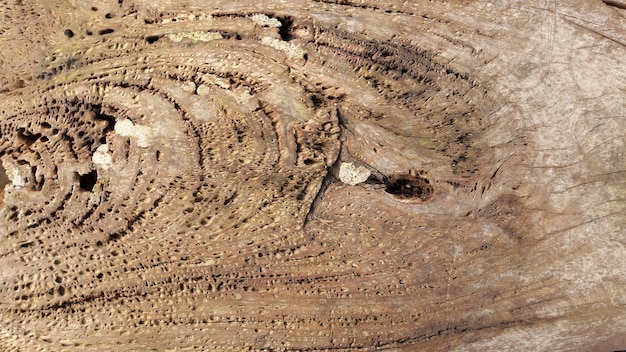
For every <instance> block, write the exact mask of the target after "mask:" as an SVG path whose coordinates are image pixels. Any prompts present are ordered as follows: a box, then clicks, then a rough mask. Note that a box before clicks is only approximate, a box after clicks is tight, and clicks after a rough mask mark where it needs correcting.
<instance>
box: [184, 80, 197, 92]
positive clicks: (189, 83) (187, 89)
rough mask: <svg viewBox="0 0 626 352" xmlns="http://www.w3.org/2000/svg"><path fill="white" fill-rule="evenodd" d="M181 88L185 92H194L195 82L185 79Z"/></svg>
mask: <svg viewBox="0 0 626 352" xmlns="http://www.w3.org/2000/svg"><path fill="white" fill-rule="evenodd" d="M183 90H184V91H185V92H187V93H194V92H195V91H196V84H195V83H194V82H192V81H187V82H185V83H184V84H183Z"/></svg>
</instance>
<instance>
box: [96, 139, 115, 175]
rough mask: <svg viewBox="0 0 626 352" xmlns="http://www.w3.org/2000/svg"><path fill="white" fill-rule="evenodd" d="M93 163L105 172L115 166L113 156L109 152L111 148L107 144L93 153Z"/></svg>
mask: <svg viewBox="0 0 626 352" xmlns="http://www.w3.org/2000/svg"><path fill="white" fill-rule="evenodd" d="M91 161H92V162H93V163H94V164H95V165H98V166H100V167H101V168H103V169H105V170H107V169H109V168H110V167H111V165H112V164H113V156H112V155H111V153H110V152H109V146H108V145H107V144H103V145H101V146H99V147H98V149H96V151H95V152H94V153H93V156H92V157H91Z"/></svg>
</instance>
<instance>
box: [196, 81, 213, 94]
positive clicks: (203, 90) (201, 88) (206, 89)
mask: <svg viewBox="0 0 626 352" xmlns="http://www.w3.org/2000/svg"><path fill="white" fill-rule="evenodd" d="M209 93H211V87H209V86H207V85H206V84H201V85H200V86H198V89H196V94H198V95H200V96H205V95H209Z"/></svg>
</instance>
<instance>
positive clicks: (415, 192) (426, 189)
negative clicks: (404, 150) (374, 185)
mask: <svg viewBox="0 0 626 352" xmlns="http://www.w3.org/2000/svg"><path fill="white" fill-rule="evenodd" d="M386 185H387V187H386V188H385V192H387V193H389V194H391V195H392V196H393V197H394V198H397V199H400V200H407V201H421V202H427V201H429V200H431V199H433V197H434V194H435V191H434V188H433V186H432V185H431V183H430V181H429V180H428V179H427V178H426V177H423V176H420V175H412V174H404V175H393V176H391V177H390V178H389V179H388V180H387V182H386Z"/></svg>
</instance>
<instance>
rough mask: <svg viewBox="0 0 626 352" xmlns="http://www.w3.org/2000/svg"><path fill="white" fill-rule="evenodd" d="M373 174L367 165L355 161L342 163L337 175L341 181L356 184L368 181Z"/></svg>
mask: <svg viewBox="0 0 626 352" xmlns="http://www.w3.org/2000/svg"><path fill="white" fill-rule="evenodd" d="M371 174H372V173H371V171H370V170H368V169H367V168H366V167H363V166H360V165H354V164H353V163H341V164H340V165H339V173H338V175H337V176H338V177H339V180H340V181H341V182H343V183H346V184H349V185H351V186H354V185H358V184H359V183H362V182H365V181H367V179H368V178H369V177H370V175H371Z"/></svg>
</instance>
